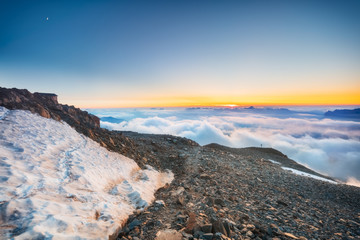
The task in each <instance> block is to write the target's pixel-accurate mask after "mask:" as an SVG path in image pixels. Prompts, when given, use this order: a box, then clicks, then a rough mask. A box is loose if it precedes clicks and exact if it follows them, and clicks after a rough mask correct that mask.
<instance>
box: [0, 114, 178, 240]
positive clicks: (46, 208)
mask: <svg viewBox="0 0 360 240" xmlns="http://www.w3.org/2000/svg"><path fill="white" fill-rule="evenodd" d="M0 167H1V168H0V211H1V213H2V218H1V219H0V220H1V221H0V238H1V239H4V238H5V239H7V238H12V237H17V238H18V239H29V238H37V237H39V238H41V237H45V238H53V239H64V238H66V239H79V238H80V239H81V238H86V239H107V238H108V236H109V235H111V234H113V233H115V232H116V230H117V229H118V228H119V227H120V226H121V225H122V224H123V223H124V221H125V220H126V219H127V217H128V215H129V214H131V213H132V212H133V211H134V210H135V209H142V208H143V207H145V206H147V205H148V204H150V203H151V202H152V201H153V200H154V193H155V191H156V190H157V189H158V188H160V187H163V186H164V185H165V184H167V183H170V182H171V181H172V180H173V174H172V173H171V172H162V173H161V172H158V171H156V170H154V169H152V168H151V167H148V169H145V170H142V169H140V168H139V167H138V165H137V164H136V163H135V162H134V161H133V160H132V159H129V158H127V157H125V156H122V155H120V154H117V153H113V152H109V151H108V150H106V149H105V148H103V147H100V145H99V144H98V143H96V142H94V141H92V140H91V139H89V138H87V137H84V136H83V135H80V134H79V133H77V132H76V131H75V130H74V129H72V128H71V127H70V126H69V125H67V124H66V123H63V122H57V121H55V120H52V119H46V118H42V117H40V116H38V115H35V114H31V113H30V112H28V111H22V110H14V111H9V110H7V109H5V108H3V107H0Z"/></svg>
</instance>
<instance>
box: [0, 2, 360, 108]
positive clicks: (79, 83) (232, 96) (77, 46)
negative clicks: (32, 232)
mask: <svg viewBox="0 0 360 240" xmlns="http://www.w3.org/2000/svg"><path fill="white" fill-rule="evenodd" d="M359 11H360V2H359V1H250V0H248V1H41V0H39V1H17V0H11V1H8V0H3V1H1V3H0V85H2V86H5V87H18V88H28V89H29V90H31V91H44V92H55V93H57V94H58V95H60V98H62V99H63V101H64V102H66V103H70V104H75V105H78V106H86V107H92V106H94V107H99V106H112V107H114V106H118V107H121V106H142V105H144V106H148V105H151V104H153V105H157V106H158V105H161V104H162V103H164V102H165V101H173V102H175V103H174V104H175V105H176V104H179V105H181V104H183V105H187V103H188V104H194V105H196V103H197V102H198V103H200V104H201V103H204V102H209V103H210V102H229V101H231V102H236V103H238V102H239V103H241V102H246V101H248V102H251V101H254V99H262V98H260V97H259V96H265V97H263V99H262V101H263V102H266V101H268V102H271V101H272V102H276V101H280V100H281V97H282V98H283V99H284V101H285V102H286V99H290V98H289V97H288V98H286V95H296V94H300V95H299V96H300V97H298V98H303V96H305V95H306V94H310V95H311V96H313V97H314V96H316V95H320V96H325V95H326V96H327V97H328V98H330V99H331V96H345V95H349V94H350V95H351V94H355V93H356V92H357V93H358V92H359V91H360V70H359V69H360V68H359V66H360V44H359V42H360V15H359V14H358V13H359ZM268 95H269V96H268ZM272 95H274V96H280V97H272ZM266 96H268V97H266ZM217 99H224V100H219V101H217ZM278 99H280V100H278ZM314 99H316V98H314ZM340 100H341V99H339V103H341V101H340ZM353 100H354V99H353ZM314 101H316V100H314ZM324 101H325V100H324ZM354 101H355V102H356V101H359V99H355V100H354ZM314 103H315V104H316V102H314ZM352 103H354V102H352ZM164 105H166V104H164Z"/></svg>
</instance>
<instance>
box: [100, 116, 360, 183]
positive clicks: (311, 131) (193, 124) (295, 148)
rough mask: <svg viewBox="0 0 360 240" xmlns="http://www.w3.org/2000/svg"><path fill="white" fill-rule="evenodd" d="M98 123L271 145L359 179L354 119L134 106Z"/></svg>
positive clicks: (202, 140) (359, 131)
mask: <svg viewBox="0 0 360 240" xmlns="http://www.w3.org/2000/svg"><path fill="white" fill-rule="evenodd" d="M132 113H134V112H132ZM101 124H102V127H106V128H108V129H113V130H126V131H136V132H142V133H156V134H172V135H177V136H182V137H187V138H190V139H192V140H194V141H196V142H198V143H199V144H201V145H205V144H209V143H213V142H215V143H219V144H222V145H226V146H231V147H249V146H257V147H260V145H262V146H263V147H273V148H275V149H278V150H280V151H282V152H283V153H284V154H286V155H288V156H289V157H290V158H292V159H294V160H296V161H298V162H299V163H301V164H304V165H307V166H309V167H310V168H312V169H314V170H316V171H319V172H321V173H324V174H328V175H330V176H333V177H337V178H339V179H342V180H343V181H346V179H348V178H349V177H352V178H354V179H360V123H358V122H351V121H337V120H331V119H318V118H302V115H301V114H298V115H297V116H295V117H294V116H293V115H292V116H291V117H288V118H286V116H283V115H282V118H278V117H274V116H270V115H261V114H255V115H254V114H252V115H249V113H246V114H244V113H241V112H229V111H215V110H213V109H208V110H202V109H200V110H191V111H187V110H177V111H175V110H171V111H166V110H161V111H158V114H157V115H156V110H151V111H149V112H146V110H144V112H142V111H139V110H137V112H136V114H134V118H130V119H128V120H127V121H124V122H122V123H119V124H114V123H108V122H101Z"/></svg>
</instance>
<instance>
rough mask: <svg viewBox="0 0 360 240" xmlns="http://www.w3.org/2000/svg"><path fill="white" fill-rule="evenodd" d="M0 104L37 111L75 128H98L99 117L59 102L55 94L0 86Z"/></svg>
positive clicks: (43, 115) (10, 107)
mask: <svg viewBox="0 0 360 240" xmlns="http://www.w3.org/2000/svg"><path fill="white" fill-rule="evenodd" d="M0 106H4V107H6V108H8V109H10V110H13V109H22V110H29V111H31V112H32V113H38V114H39V115H40V116H42V117H45V118H52V119H55V120H58V121H60V120H63V121H65V122H67V123H68V124H69V125H71V126H73V127H75V128H84V127H85V128H90V129H94V128H99V127H100V119H99V118H98V117H96V116H94V115H91V114H89V113H87V112H86V111H82V110H81V109H79V108H75V107H74V106H68V105H63V104H59V103H58V101H57V95H56V94H52V93H38V92H36V93H34V94H32V93H31V92H29V91H28V90H26V89H16V88H12V89H7V88H0Z"/></svg>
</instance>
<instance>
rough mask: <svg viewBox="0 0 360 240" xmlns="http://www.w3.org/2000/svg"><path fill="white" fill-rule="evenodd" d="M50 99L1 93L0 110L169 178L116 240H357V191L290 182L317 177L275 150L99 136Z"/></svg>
mask: <svg viewBox="0 0 360 240" xmlns="http://www.w3.org/2000/svg"><path fill="white" fill-rule="evenodd" d="M50 98H51V99H50ZM19 99H20V101H19ZM55 100H56V99H54V96H53V95H43V94H40V96H39V94H31V93H29V92H28V91H26V90H18V89H4V88H0V105H2V106H5V107H7V108H10V109H14V108H17V109H26V110H30V111H32V112H36V113H39V114H40V115H42V116H45V117H52V118H54V119H57V120H60V119H61V120H63V121H66V122H68V123H69V124H70V125H71V126H73V127H74V128H75V129H76V130H77V131H79V132H81V133H83V134H84V135H86V136H89V137H90V138H92V139H94V140H95V141H97V142H99V143H100V144H102V145H103V146H104V147H106V148H108V149H109V150H111V151H116V152H119V153H122V154H124V155H125V156H128V157H130V158H133V159H134V160H135V161H137V163H138V164H139V165H140V166H144V165H145V164H149V165H151V166H154V167H155V168H157V169H160V170H163V169H170V170H172V171H173V172H174V174H175V180H174V181H173V183H172V184H171V185H170V186H168V187H166V188H163V189H161V190H159V191H158V193H157V194H156V197H157V199H158V201H157V202H155V203H154V204H153V205H152V206H150V207H148V208H147V209H146V210H145V211H144V212H139V213H135V214H134V215H132V216H131V217H130V218H129V221H128V223H127V225H126V226H125V227H124V228H123V230H122V232H121V233H120V235H119V236H118V238H119V239H155V238H157V239H159V240H160V239H360V204H359V202H360V188H356V187H352V186H347V185H343V184H332V183H328V182H324V181H319V180H315V179H312V178H307V177H303V176H299V175H294V174H293V173H291V172H289V171H286V170H284V169H282V168H281V167H282V166H284V167H290V168H294V169H298V170H301V171H304V172H308V173H311V174H314V175H317V176H321V175H320V174H318V173H315V172H313V171H311V170H309V169H307V168H305V167H304V166H301V165H299V164H297V163H296V162H294V161H292V160H290V159H288V158H287V157H286V156H285V155H283V154H282V153H280V152H278V151H276V150H274V149H268V148H266V149H265V148H245V149H233V148H227V147H224V146H220V145H217V144H210V145H207V146H203V147H202V146H199V145H198V144H197V143H195V142H193V141H191V140H188V139H184V138H180V137H174V136H169V135H152V134H139V133H133V132H118V131H108V130H105V129H101V128H100V127H99V125H98V124H92V123H96V122H97V121H98V120H97V119H96V117H94V116H91V115H89V114H87V113H86V112H82V111H81V110H79V109H76V108H74V107H68V106H66V105H60V104H58V103H57V101H55ZM43 109H44V110H46V111H47V112H48V113H49V115H47V114H44V111H43ZM66 109H72V110H70V111H68V110H66ZM80 116H81V117H80ZM269 160H275V161H276V162H277V163H279V164H277V163H276V162H272V161H269Z"/></svg>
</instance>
